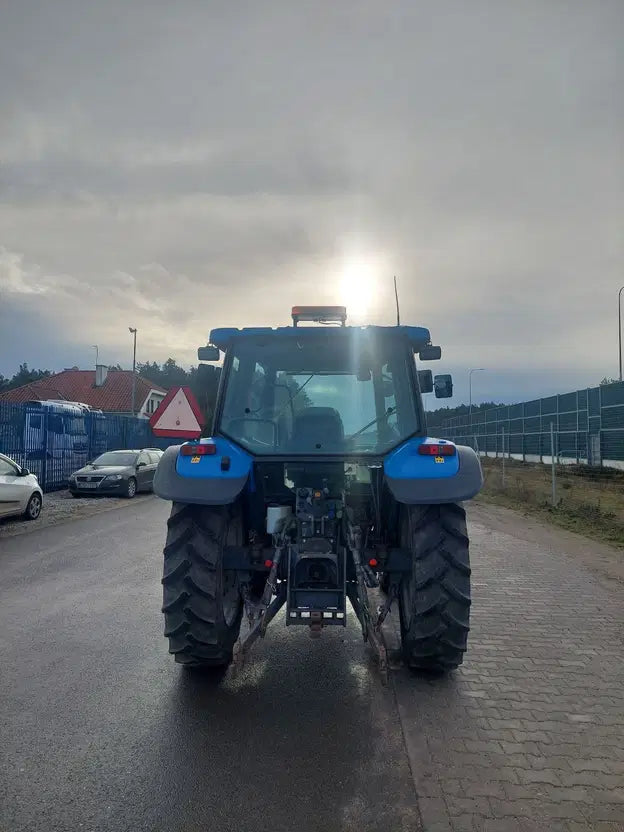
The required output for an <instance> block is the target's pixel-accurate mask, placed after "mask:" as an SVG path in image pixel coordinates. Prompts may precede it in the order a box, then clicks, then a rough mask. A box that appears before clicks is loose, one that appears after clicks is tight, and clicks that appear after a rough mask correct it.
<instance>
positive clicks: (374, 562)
mask: <svg viewBox="0 0 624 832" xmlns="http://www.w3.org/2000/svg"><path fill="white" fill-rule="evenodd" d="M368 565H369V566H372V567H373V569H374V568H375V567H376V566H377V558H371V559H370V560H369V562H368Z"/></svg>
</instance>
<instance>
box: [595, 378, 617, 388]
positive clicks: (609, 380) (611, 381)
mask: <svg viewBox="0 0 624 832" xmlns="http://www.w3.org/2000/svg"><path fill="white" fill-rule="evenodd" d="M619 383H620V380H619V379H617V378H607V377H606V376H605V377H604V378H603V380H602V381H601V382H600V386H601V387H606V386H607V384H619Z"/></svg>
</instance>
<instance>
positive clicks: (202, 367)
mask: <svg viewBox="0 0 624 832" xmlns="http://www.w3.org/2000/svg"><path fill="white" fill-rule="evenodd" d="M216 375H217V368H216V367H213V366H212V364H198V365H197V378H198V380H199V381H201V382H202V383H203V384H206V383H207V382H208V381H209V380H212V379H213V378H214V377H215V376H216Z"/></svg>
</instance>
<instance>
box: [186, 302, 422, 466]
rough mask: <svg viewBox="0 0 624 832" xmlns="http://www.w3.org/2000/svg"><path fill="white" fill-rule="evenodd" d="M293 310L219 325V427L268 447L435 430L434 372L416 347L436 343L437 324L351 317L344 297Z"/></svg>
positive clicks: (353, 443) (345, 449)
mask: <svg viewBox="0 0 624 832" xmlns="http://www.w3.org/2000/svg"><path fill="white" fill-rule="evenodd" d="M292 317H293V326H292V327H281V328H278V329H242V330H233V329H218V330H213V332H212V333H211V335H210V340H211V342H212V344H213V346H214V347H216V348H217V349H218V350H223V351H225V354H226V355H225V362H224V366H223V371H222V374H221V388H220V393H219V401H218V404H217V408H216V415H215V423H214V432H215V434H218V435H221V436H223V437H226V438H228V439H230V440H231V441H233V442H235V443H236V444H237V445H239V446H240V447H241V448H243V449H245V450H246V451H248V452H249V453H251V454H253V455H254V456H258V457H271V456H273V457H275V456H289V457H292V456H306V457H308V456H312V457H321V456H336V455H340V456H344V457H350V456H362V455H363V456H383V455H384V454H386V453H388V451H390V450H391V449H392V448H394V447H396V446H398V445H399V444H400V443H401V442H403V441H405V440H406V439H409V438H410V437H412V436H418V435H423V434H424V433H425V419H424V412H423V407H422V400H421V393H422V392H429V390H430V389H431V387H430V385H431V379H430V375H431V374H430V372H428V371H425V372H424V376H423V375H422V374H421V375H419V373H418V372H417V371H416V366H415V361H414V354H415V353H416V352H421V351H423V353H424V352H426V350H427V349H432V347H431V345H430V343H429V342H430V335H429V331H428V330H427V329H424V328H422V327H382V326H367V327H348V326H346V310H345V308H344V307H301V306H298V307H294V308H293V310H292ZM302 322H316V323H318V324H321V325H320V326H301V323H302ZM202 349H205V348H202ZM433 349H438V350H439V348H433ZM427 374H428V376H429V377H427ZM421 387H424V390H423V389H421Z"/></svg>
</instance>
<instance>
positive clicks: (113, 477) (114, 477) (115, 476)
mask: <svg viewBox="0 0 624 832" xmlns="http://www.w3.org/2000/svg"><path fill="white" fill-rule="evenodd" d="M106 479H107V480H122V479H123V477H122V476H121V474H109V475H108V476H107V477H106Z"/></svg>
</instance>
